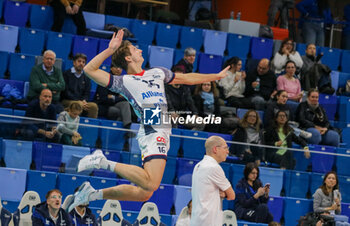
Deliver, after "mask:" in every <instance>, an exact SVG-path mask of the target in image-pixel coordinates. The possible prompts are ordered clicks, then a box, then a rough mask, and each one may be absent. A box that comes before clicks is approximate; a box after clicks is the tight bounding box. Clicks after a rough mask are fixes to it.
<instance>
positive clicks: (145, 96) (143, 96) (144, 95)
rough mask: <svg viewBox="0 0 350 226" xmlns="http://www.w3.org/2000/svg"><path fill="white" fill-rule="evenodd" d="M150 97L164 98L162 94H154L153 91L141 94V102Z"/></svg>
mask: <svg viewBox="0 0 350 226" xmlns="http://www.w3.org/2000/svg"><path fill="white" fill-rule="evenodd" d="M151 97H164V94H163V93H162V92H154V91H148V92H145V93H142V99H143V100H144V99H147V98H151Z"/></svg>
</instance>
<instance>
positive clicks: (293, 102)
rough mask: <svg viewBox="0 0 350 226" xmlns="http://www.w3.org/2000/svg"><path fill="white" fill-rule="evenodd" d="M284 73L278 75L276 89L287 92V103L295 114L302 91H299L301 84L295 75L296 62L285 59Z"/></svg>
mask: <svg viewBox="0 0 350 226" xmlns="http://www.w3.org/2000/svg"><path fill="white" fill-rule="evenodd" d="M284 68H285V71H286V73H285V74H284V75H281V76H278V78H277V90H285V91H286V92H287V94H288V100H287V103H286V104H287V105H288V106H289V107H290V109H291V110H292V112H291V114H293V115H294V114H295V110H296V109H297V107H298V105H299V103H300V101H301V99H302V97H303V94H304V92H302V91H301V85H300V81H299V79H298V78H296V76H295V71H296V64H295V63H294V62H293V61H287V63H286V65H285V66H284Z"/></svg>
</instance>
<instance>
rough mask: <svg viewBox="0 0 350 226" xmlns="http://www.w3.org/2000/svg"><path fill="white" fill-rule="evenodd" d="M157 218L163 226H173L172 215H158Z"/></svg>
mask: <svg viewBox="0 0 350 226" xmlns="http://www.w3.org/2000/svg"><path fill="white" fill-rule="evenodd" d="M159 218H160V222H162V223H163V224H164V225H173V215H169V214H159Z"/></svg>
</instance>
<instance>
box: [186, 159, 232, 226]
mask: <svg viewBox="0 0 350 226" xmlns="http://www.w3.org/2000/svg"><path fill="white" fill-rule="evenodd" d="M230 187H231V184H230V182H229V181H228V180H227V178H226V177H225V173H224V171H223V170H222V168H221V166H220V165H219V164H218V162H217V161H216V160H215V159H214V158H213V157H210V156H208V155H205V156H204V158H203V159H202V161H200V162H199V163H198V164H197V165H196V166H195V167H194V170H193V174H192V215H191V226H197V225H198V226H204V225H210V226H222V220H223V219H222V218H223V212H222V203H221V198H220V192H219V191H220V190H221V191H225V190H227V189H229V188H230Z"/></svg>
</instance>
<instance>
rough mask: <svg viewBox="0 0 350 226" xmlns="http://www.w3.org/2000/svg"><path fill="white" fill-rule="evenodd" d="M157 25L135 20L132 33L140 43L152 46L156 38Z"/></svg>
mask: <svg viewBox="0 0 350 226" xmlns="http://www.w3.org/2000/svg"><path fill="white" fill-rule="evenodd" d="M156 25H157V24H156V23H155V22H152V21H146V20H137V19H135V20H133V22H132V25H131V32H132V33H133V34H134V36H135V38H137V39H138V43H143V44H146V45H152V42H153V40H154V36H155V30H156Z"/></svg>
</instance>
